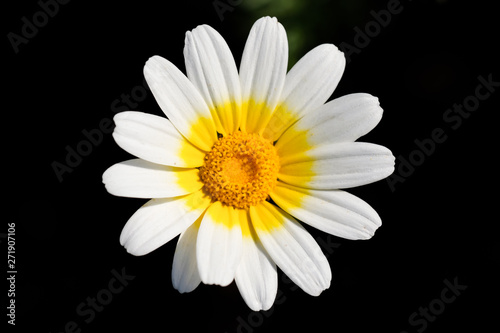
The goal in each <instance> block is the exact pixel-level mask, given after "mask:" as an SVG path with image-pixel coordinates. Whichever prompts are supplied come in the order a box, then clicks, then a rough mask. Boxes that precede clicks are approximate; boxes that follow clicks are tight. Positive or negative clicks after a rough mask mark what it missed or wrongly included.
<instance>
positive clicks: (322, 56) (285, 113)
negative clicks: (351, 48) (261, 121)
mask: <svg viewBox="0 0 500 333" xmlns="http://www.w3.org/2000/svg"><path fill="white" fill-rule="evenodd" d="M344 68H345V57H344V54H343V53H342V52H341V51H339V49H338V48H337V47H336V46H335V45H333V44H322V45H319V46H317V47H315V48H314V49H312V50H311V51H309V52H308V53H307V54H306V55H305V56H303V57H302V58H301V59H300V60H299V61H298V62H297V63H296V64H295V65H294V66H293V67H292V69H290V71H289V72H288V74H287V75H286V78H285V86H284V87H283V92H282V94H281V104H280V105H279V106H278V108H277V109H276V112H275V113H274V114H273V115H272V117H271V120H270V121H269V124H268V125H267V127H266V129H265V131H264V136H265V137H266V138H268V139H270V140H271V141H276V140H277V139H278V138H279V136H280V135H281V134H282V133H283V131H285V130H286V129H287V128H288V127H289V126H290V125H292V124H293V123H294V122H295V121H297V120H298V119H300V118H302V116H304V115H306V114H309V113H311V112H313V111H314V114H316V112H315V110H316V109H317V108H319V107H320V106H322V105H323V104H324V103H325V102H326V101H327V100H328V98H329V97H330V96H331V95H332V93H333V91H334V90H335V88H336V87H337V85H338V83H339V81H340V78H341V77H342V74H343V73H344Z"/></svg>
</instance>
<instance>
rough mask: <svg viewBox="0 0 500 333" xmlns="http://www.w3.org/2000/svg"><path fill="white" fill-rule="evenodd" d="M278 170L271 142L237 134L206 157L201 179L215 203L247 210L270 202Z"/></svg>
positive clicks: (257, 136) (254, 135) (222, 141)
mask: <svg viewBox="0 0 500 333" xmlns="http://www.w3.org/2000/svg"><path fill="white" fill-rule="evenodd" d="M279 167H280V164H279V158H278V154H277V153H276V149H275V148H274V146H273V144H272V143H271V142H270V141H269V140H266V139H264V138H262V137H260V136H259V135H258V134H254V133H252V134H248V133H244V132H240V131H236V132H234V133H233V134H230V135H227V136H225V137H222V138H220V139H219V140H218V141H217V142H216V143H215V145H214V146H213V147H212V150H211V151H210V152H209V153H208V154H207V155H205V163H204V164H203V166H202V167H201V168H200V177H201V180H202V181H203V183H204V185H205V189H206V190H207V192H208V193H209V194H210V195H211V197H212V199H214V200H218V201H220V202H222V203H223V204H226V205H229V206H233V207H235V208H248V207H250V206H254V205H256V204H258V203H259V202H261V201H263V200H266V199H267V197H268V196H269V192H270V191H271V190H272V189H273V188H274V186H275V185H276V180H277V176H278V170H279Z"/></svg>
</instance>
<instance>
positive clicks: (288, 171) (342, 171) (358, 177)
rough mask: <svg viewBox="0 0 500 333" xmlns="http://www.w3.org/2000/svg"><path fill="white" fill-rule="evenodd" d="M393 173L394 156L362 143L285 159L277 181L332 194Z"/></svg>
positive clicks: (328, 146) (323, 148)
mask: <svg viewBox="0 0 500 333" xmlns="http://www.w3.org/2000/svg"><path fill="white" fill-rule="evenodd" d="M393 171H394V156H393V155H392V153H391V151H390V150H389V149H387V148H385V147H383V146H379V145H375V144H371V143H365V142H342V143H335V144H326V145H321V146H317V147H315V148H311V149H309V150H308V151H307V152H305V153H301V154H296V155H294V156H291V157H288V156H287V162H286V164H285V165H282V166H281V168H280V171H279V173H278V179H280V180H281V181H283V182H285V183H288V184H291V185H295V186H298V187H305V188H312V189H319V190H331V189H342V188H349V187H355V186H361V185H365V184H369V183H373V182H375V181H378V180H381V179H384V178H385V177H387V176H389V175H390V174H392V173H393Z"/></svg>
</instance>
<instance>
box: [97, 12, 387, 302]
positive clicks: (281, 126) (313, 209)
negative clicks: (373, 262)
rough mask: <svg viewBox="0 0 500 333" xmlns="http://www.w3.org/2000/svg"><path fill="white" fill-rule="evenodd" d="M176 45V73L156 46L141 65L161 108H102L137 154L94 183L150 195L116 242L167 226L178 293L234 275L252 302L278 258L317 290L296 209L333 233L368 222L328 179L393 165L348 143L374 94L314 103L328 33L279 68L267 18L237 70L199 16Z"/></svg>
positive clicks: (363, 235)
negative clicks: (181, 65)
mask: <svg viewBox="0 0 500 333" xmlns="http://www.w3.org/2000/svg"><path fill="white" fill-rule="evenodd" d="M184 56H185V62H186V72H187V76H185V75H184V74H183V73H182V72H181V71H180V70H179V69H177V67H175V66H174V65H173V64H172V63H170V62H169V61H168V60H166V59H164V58H161V57H159V56H154V57H152V58H150V59H149V60H148V61H147V63H146V65H145V68H144V74H145V77H146V80H147V82H148V85H149V86H150V88H151V91H152V93H153V95H154V96H155V98H156V100H157V102H158V104H159V105H160V107H161V109H162V110H163V112H164V113H165V115H166V116H167V117H168V119H167V118H163V117H158V116H154V115H150V114H147V113H142V112H134V111H126V112H121V113H119V114H117V115H116V116H115V118H114V120H115V123H116V128H115V130H114V133H113V137H114V139H115V140H116V142H117V144H118V145H119V146H120V147H122V148H123V149H124V150H126V151H128V152H129V153H131V154H133V155H135V156H136V157H138V158H137V159H132V160H128V161H125V162H121V163H117V164H115V165H113V166H112V167H110V168H109V169H108V170H107V171H106V172H105V173H104V175H103V182H104V184H105V186H106V189H107V190H108V191H109V192H110V193H111V194H114V195H118V196H126V197H136V198H152V199H151V200H150V201H148V202H147V203H146V204H145V205H144V206H142V207H141V208H140V209H139V210H137V212H136V213H135V214H134V215H133V216H132V217H131V218H130V219H129V221H128V222H127V223H126V225H125V227H124V228H123V231H122V233H121V236H120V242H121V244H122V245H123V246H125V248H126V249H127V251H128V252H130V253H132V254H134V255H144V254H147V253H149V252H151V251H153V250H155V249H157V248H158V247H160V246H161V245H163V244H165V243H166V242H168V241H170V240H171V239H173V238H174V237H176V236H178V235H180V237H179V239H178V241H177V247H176V250H175V254H174V260H173V267H172V283H173V285H174V287H175V288H176V289H177V290H179V291H180V292H189V291H192V290H194V289H195V288H196V287H197V286H198V285H199V283H200V282H203V283H206V284H217V285H221V286H225V285H228V284H229V283H231V282H232V281H233V280H235V282H236V285H237V286H238V289H239V290H240V292H241V295H242V297H243V299H244V300H245V302H246V303H247V305H248V306H249V307H250V308H251V309H252V310H266V309H269V308H270V307H271V306H272V304H273V302H274V299H275V297H276V292H277V284H278V282H277V266H278V267H279V268H280V269H281V270H283V272H284V273H285V274H286V275H287V276H288V277H290V279H291V280H293V281H294V282H295V283H296V284H297V285H298V286H299V287H301V288H302V289H303V290H304V291H305V292H307V293H309V294H311V295H319V294H320V293H321V292H322V291H323V290H325V289H326V288H328V287H329V285H330V280H331V271H330V267H329V264H328V261H327V260H326V258H325V256H324V255H323V253H322V251H321V249H320V248H319V246H318V244H317V243H316V242H315V240H314V239H313V237H312V236H311V235H310V234H309V233H308V232H307V231H306V230H305V229H304V227H302V225H301V224H300V223H299V222H298V221H297V219H299V220H300V221H302V222H303V223H307V224H309V225H311V226H313V227H315V228H318V229H320V230H322V231H324V232H327V233H330V234H333V235H336V236H339V237H344V238H347V239H368V238H371V237H372V236H373V234H374V232H375V230H376V229H377V228H378V227H379V226H380V225H381V220H380V218H379V216H378V214H377V213H376V212H375V211H374V210H373V209H372V208H371V207H370V206H369V205H368V204H367V203H365V202H364V201H362V200H361V199H359V198H357V197H355V196H353V195H351V194H349V193H348V192H345V191H342V190H340V189H344V188H349V187H354V186H360V185H364V184H368V183H371V182H374V181H377V180H380V179H383V178H385V177H387V176H388V175H390V174H391V173H392V172H393V170H394V156H393V155H392V153H391V152H390V151H389V150H388V149H387V148H385V147H382V146H379V145H375V144H370V143H364V142H356V140H357V139H358V138H359V137H361V136H363V135H365V134H366V133H368V132H369V131H370V130H371V129H373V128H374V127H375V126H376V125H377V123H378V122H379V121H380V119H381V117H382V109H381V108H380V106H379V102H378V99H377V98H375V97H373V96H371V95H368V94H361V93H359V94H351V95H347V96H344V97H340V98H337V99H334V100H332V101H330V102H328V103H326V101H327V100H328V98H329V97H330V95H331V94H332V92H333V90H334V89H335V87H336V86H337V84H338V82H339V81H340V77H341V76H342V73H343V71H344V67H345V58H344V55H343V53H342V52H340V51H339V50H338V49H337V48H336V47H335V46H334V45H332V44H323V45H320V46H318V47H316V48H314V49H313V50H311V51H310V52H309V53H307V54H306V55H305V56H304V57H303V58H302V59H300V60H299V61H298V62H297V64H295V66H293V67H292V69H291V70H290V71H289V72H288V73H287V72H286V69H287V61H288V42H287V38H286V33H285V30H284V28H283V26H282V25H281V24H280V23H279V22H278V21H277V20H276V18H269V17H264V18H261V19H259V20H258V21H257V22H255V24H254V26H253V27H252V29H251V31H250V34H249V37H248V40H247V42H246V45H245V49H244V52H243V55H242V59H241V64H240V68H239V71H238V69H237V67H236V64H235V61H234V59H233V56H232V54H231V51H230V50H229V47H228V46H227V44H226V42H225V41H224V39H223V38H222V37H221V36H220V34H219V33H217V32H216V31H215V30H214V29H212V28H211V27H209V26H206V25H202V26H199V27H197V28H196V29H194V30H193V31H190V32H187V33H186V44H185V48H184ZM325 103H326V104H325Z"/></svg>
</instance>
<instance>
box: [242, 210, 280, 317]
mask: <svg viewBox="0 0 500 333" xmlns="http://www.w3.org/2000/svg"><path fill="white" fill-rule="evenodd" d="M245 216H247V215H246V214H245ZM241 223H242V231H243V229H244V226H246V229H247V230H246V231H244V232H243V234H244V237H243V254H242V257H241V263H240V265H239V266H238V269H237V270H236V275H235V278H234V280H235V282H236V286H237V287H238V290H239V291H240V293H241V296H242V297H243V299H244V300H245V303H246V304H247V305H248V307H249V308H250V309H252V310H253V311H260V310H268V309H269V308H270V307H271V306H272V305H273V303H274V300H275V298H276V293H277V291H278V274H277V271H276V264H275V263H274V262H273V261H272V260H271V258H270V257H269V255H268V254H267V252H266V250H264V248H263V246H262V244H261V242H260V240H259V239H258V237H257V235H256V234H255V231H254V230H253V227H251V226H249V225H248V224H249V222H248V221H242V222H241Z"/></svg>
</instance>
